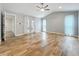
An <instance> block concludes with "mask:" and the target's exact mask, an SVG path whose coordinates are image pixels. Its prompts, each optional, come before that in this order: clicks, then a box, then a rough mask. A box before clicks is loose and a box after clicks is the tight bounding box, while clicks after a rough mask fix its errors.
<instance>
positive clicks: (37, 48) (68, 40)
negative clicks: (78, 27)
mask: <svg viewBox="0 0 79 59" xmlns="http://www.w3.org/2000/svg"><path fill="white" fill-rule="evenodd" d="M0 55H1V56H3V55H6V56H78V55H79V40H78V38H75V37H68V36H63V35H57V34H51V33H36V34H28V35H23V36H19V37H14V38H8V39H7V40H6V41H5V42H2V43H1V44H0Z"/></svg>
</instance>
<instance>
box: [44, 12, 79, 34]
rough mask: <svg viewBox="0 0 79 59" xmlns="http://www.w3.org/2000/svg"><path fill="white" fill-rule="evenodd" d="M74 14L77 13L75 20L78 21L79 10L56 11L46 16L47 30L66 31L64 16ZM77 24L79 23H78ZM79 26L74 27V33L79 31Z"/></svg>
mask: <svg viewBox="0 0 79 59" xmlns="http://www.w3.org/2000/svg"><path fill="white" fill-rule="evenodd" d="M72 14H74V15H75V20H76V22H77V18H76V15H77V12H55V13H52V14H50V15H48V16H46V17H45V18H46V23H47V26H46V30H47V32H57V33H64V30H65V29H64V28H65V27H64V18H65V16H66V15H72ZM75 24H76V25H77V23H75ZM77 28H78V26H76V27H75V28H74V29H75V31H76V32H75V34H74V35H76V34H77V33H78V31H77Z"/></svg>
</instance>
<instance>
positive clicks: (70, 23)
mask: <svg viewBox="0 0 79 59" xmlns="http://www.w3.org/2000/svg"><path fill="white" fill-rule="evenodd" d="M65 34H66V35H69V36H72V35H73V34H74V15H68V16H66V17H65Z"/></svg>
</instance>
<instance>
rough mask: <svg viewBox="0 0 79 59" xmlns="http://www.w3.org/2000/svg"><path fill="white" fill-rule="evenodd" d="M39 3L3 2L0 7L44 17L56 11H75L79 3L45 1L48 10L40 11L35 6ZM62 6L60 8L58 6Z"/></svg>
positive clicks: (78, 8) (78, 7)
mask: <svg viewBox="0 0 79 59" xmlns="http://www.w3.org/2000/svg"><path fill="white" fill-rule="evenodd" d="M39 4H40V3H3V4H2V7H3V8H4V9H6V10H10V11H13V12H16V13H22V14H25V15H30V16H34V17H39V18H41V17H44V16H47V15H48V14H50V13H53V12H57V11H75V10H79V3H45V5H47V4H48V8H49V9H50V10H49V11H44V12H42V11H40V10H39V8H37V7H36V6H37V5H39ZM59 7H62V8H59Z"/></svg>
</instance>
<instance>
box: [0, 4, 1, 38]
mask: <svg viewBox="0 0 79 59" xmlns="http://www.w3.org/2000/svg"><path fill="white" fill-rule="evenodd" d="M0 39H1V4H0Z"/></svg>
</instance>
